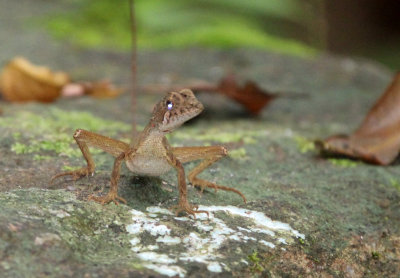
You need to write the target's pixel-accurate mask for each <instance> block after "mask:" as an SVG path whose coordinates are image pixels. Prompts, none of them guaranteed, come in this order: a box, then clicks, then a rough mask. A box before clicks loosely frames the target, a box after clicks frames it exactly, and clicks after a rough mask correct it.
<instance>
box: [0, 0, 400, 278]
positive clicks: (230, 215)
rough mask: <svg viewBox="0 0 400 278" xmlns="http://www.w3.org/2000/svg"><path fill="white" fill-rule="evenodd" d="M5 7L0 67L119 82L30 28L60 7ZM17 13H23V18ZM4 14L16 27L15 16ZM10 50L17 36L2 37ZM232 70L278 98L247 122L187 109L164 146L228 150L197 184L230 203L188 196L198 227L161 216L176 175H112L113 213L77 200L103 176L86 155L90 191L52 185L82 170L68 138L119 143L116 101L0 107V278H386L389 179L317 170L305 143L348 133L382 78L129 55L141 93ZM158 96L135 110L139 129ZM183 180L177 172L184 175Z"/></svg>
mask: <svg viewBox="0 0 400 278" xmlns="http://www.w3.org/2000/svg"><path fill="white" fill-rule="evenodd" d="M30 2H31V1H18V4H17V3H13V1H8V3H7V5H8V7H7V9H3V8H2V9H0V17H1V18H2V19H3V20H6V21H7V22H9V23H10V24H9V25H7V26H2V27H1V29H0V34H1V36H3V35H4V36H6V37H8V38H9V39H8V40H4V41H3V40H2V45H1V49H2V52H1V53H0V62H1V63H3V64H4V62H5V61H7V60H8V59H10V58H12V57H13V56H15V55H25V56H26V57H27V58H29V59H31V60H33V62H35V63H44V64H47V65H49V66H51V67H53V68H55V69H60V70H66V71H68V72H70V73H71V74H72V76H73V77H74V78H76V79H91V78H94V79H101V78H103V77H108V78H111V79H113V80H116V81H117V82H119V83H120V84H127V83H128V82H129V54H127V53H115V52H112V51H109V50H108V51H106V50H103V51H100V50H97V51H95V50H82V49H75V48H73V47H71V46H69V45H68V44H63V43H59V42H55V41H53V40H52V39H51V38H49V37H48V36H47V35H46V34H45V33H43V32H42V31H40V30H37V29H32V28H29V27H28V26H27V25H29V22H31V20H32V19H29V18H26V17H27V16H28V15H29V14H31V13H32V10H33V11H36V12H37V14H38V15H40V14H44V13H47V12H49V11H52V10H55V9H57V8H60V6H59V5H62V4H60V3H58V4H57V3H55V4H49V3H48V2H47V1H35V7H31V6H32V5H31V4H30ZM29 5H30V6H29ZM14 15H17V16H14ZM16 32H17V33H18V34H19V35H18V36H15V33H16ZM226 70H234V71H235V72H236V73H237V75H238V76H240V77H241V78H243V80H245V79H247V78H249V79H252V80H255V81H256V82H258V83H259V84H260V85H261V86H263V87H264V88H268V89H271V90H272V91H291V92H293V93H294V94H296V93H306V94H307V95H308V97H300V98H296V99H289V98H280V99H278V100H276V101H275V102H274V103H272V104H271V106H269V107H268V108H266V109H265V110H264V111H263V113H262V115H261V116H260V117H259V118H249V117H247V116H246V114H245V113H244V112H243V110H242V109H241V108H240V107H239V106H237V105H236V104H234V103H232V102H230V101H228V100H226V99H224V98H222V97H213V96H209V95H200V99H201V101H202V102H203V103H204V105H205V107H206V111H205V112H204V113H203V115H201V117H199V118H198V119H196V120H194V121H192V122H190V123H189V124H187V125H185V126H183V127H182V128H180V129H179V130H177V131H176V132H175V133H173V134H172V135H171V136H170V138H169V139H170V142H171V143H172V144H174V145H185V146H190V145H205V144H227V145H230V146H232V145H233V146H236V147H238V146H239V149H236V150H233V151H232V152H231V153H232V155H231V156H230V157H228V158H225V159H222V160H220V161H218V163H217V164H215V165H213V166H212V167H211V168H210V169H209V170H207V171H205V173H204V174H202V175H203V177H205V178H206V179H209V180H212V181H215V182H218V183H220V184H224V185H228V186H233V187H235V188H237V189H239V190H241V191H242V192H243V193H244V194H245V195H246V197H247V199H248V203H247V204H243V203H242V201H241V199H240V197H238V196H236V195H234V194H232V193H228V192H223V191H219V192H214V191H206V192H204V194H203V195H200V194H199V193H198V191H197V190H195V189H193V188H189V198H190V201H191V202H192V203H196V204H199V205H201V206H202V208H204V209H206V210H209V211H211V212H212V213H211V216H210V218H209V219H207V218H206V217H204V216H200V215H199V217H198V218H197V219H196V220H193V219H189V218H187V217H185V215H181V216H180V217H175V216H174V215H173V214H171V212H170V211H169V210H168V208H169V207H171V206H173V205H174V204H176V201H177V188H176V176H175V173H173V172H171V173H168V174H167V175H165V176H163V177H161V178H160V179H156V178H138V177H133V175H131V174H130V173H129V172H128V170H127V169H126V168H124V169H123V170H122V176H121V179H120V194H121V196H122V197H124V198H126V199H127V200H128V204H127V205H119V206H115V205H114V204H110V205H107V206H101V205H98V204H95V203H93V202H88V201H86V197H87V195H88V194H91V193H93V191H94V192H96V190H98V189H100V188H103V187H105V189H104V190H105V191H107V190H108V188H107V187H108V183H109V176H110V171H111V167H112V163H113V159H112V157H110V156H108V155H107V154H103V153H99V152H96V153H95V155H94V156H95V160H96V163H97V169H96V170H97V171H96V175H95V176H94V177H91V178H88V179H86V178H85V179H82V180H80V181H78V182H71V181H68V180H60V181H58V182H57V183H56V184H55V185H54V186H53V187H51V188H50V186H49V179H50V177H51V176H52V175H54V174H56V173H58V172H60V171H62V170H65V169H70V168H74V167H80V166H82V165H83V164H84V160H83V158H82V157H81V155H80V152H79V150H78V148H77V147H76V146H75V145H74V142H73V139H72V134H73V132H74V130H75V129H76V128H86V129H90V130H93V131H96V132H99V133H101V134H104V135H108V136H112V137H115V138H120V139H122V140H125V141H129V134H130V120H131V117H132V116H131V113H130V108H129V103H130V102H129V95H128V94H125V95H123V96H121V97H119V98H117V99H114V100H94V99H91V98H77V99H60V100H59V101H57V102H56V103H54V104H51V105H42V104H34V103H33V104H32V103H31V104H24V105H15V104H10V103H6V102H4V101H3V102H0V106H1V109H2V110H3V115H2V116H0V269H1V273H2V275H3V276H4V277H30V276H34V277H60V276H66V277H115V276H119V277H147V276H152V277H157V276H175V275H178V276H186V277H210V276H214V277H231V276H235V277H248V276H256V277H257V276H261V277H281V276H284V277H301V276H303V277H304V276H306V277H307V276H323V277H398V275H399V273H400V267H399V264H400V220H399V219H400V185H399V184H400V178H399V174H400V168H399V165H396V164H395V165H392V166H389V167H377V166H371V165H367V164H364V163H361V162H357V161H350V160H347V159H326V158H322V157H320V156H319V155H318V153H317V152H316V150H315V149H314V148H313V144H312V140H313V139H316V138H324V137H326V136H328V135H331V134H333V133H340V132H342V133H349V132H351V131H352V130H353V129H354V128H355V127H357V125H358V124H359V123H360V121H361V120H362V118H363V116H364V115H365V113H366V112H367V111H368V109H369V107H370V106H371V105H372V103H373V102H374V100H375V99H376V98H377V97H378V96H379V95H380V93H381V92H383V90H384V88H385V86H386V85H387V84H388V83H389V81H390V80H391V78H392V73H391V72H388V71H387V70H385V69H384V68H382V67H380V66H379V65H376V64H374V63H372V62H369V61H360V60H354V59H351V58H342V57H333V56H329V55H326V56H320V57H316V58H314V59H308V60H304V59H299V58H294V57H285V56H280V55H277V54H270V53H264V52H257V51H251V50H235V51H214V50H199V49H197V50H185V51H162V52H141V53H140V56H139V80H140V83H141V84H149V83H157V82H161V81H165V80H168V81H170V82H172V84H173V83H183V82H184V81H187V80H188V79H190V78H198V79H206V80H210V81H213V80H214V81H216V80H217V79H218V78H219V77H221V76H222V75H223V74H224V72H225V71H226ZM159 98H160V95H154V94H153V95H149V94H147V95H144V94H142V95H141V96H140V98H139V103H140V105H139V107H138V121H139V123H140V124H141V125H144V124H145V123H146V121H147V120H148V118H149V115H150V113H151V109H152V106H153V105H154V103H155V102H156V101H157V100H158V99H159ZM194 165H195V164H194V163H191V164H189V165H188V167H187V168H186V169H188V170H189V169H190V168H192V167H193V166H194Z"/></svg>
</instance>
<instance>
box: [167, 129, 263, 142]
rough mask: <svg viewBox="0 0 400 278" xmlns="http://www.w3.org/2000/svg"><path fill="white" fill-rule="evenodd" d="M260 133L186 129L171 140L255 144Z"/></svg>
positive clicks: (176, 133)
mask: <svg viewBox="0 0 400 278" xmlns="http://www.w3.org/2000/svg"><path fill="white" fill-rule="evenodd" d="M260 135H261V133H260V131H249V130H239V129H238V130H237V131H236V132H228V131H221V129H217V128H210V129H207V130H205V131H202V130H201V129H199V128H185V129H184V130H183V129H181V130H177V131H175V132H174V133H172V134H171V135H170V138H174V139H175V138H176V139H181V140H198V141H204V142H218V143H232V142H243V143H245V144H254V143H256V142H257V140H256V139H255V138H256V137H258V136H260Z"/></svg>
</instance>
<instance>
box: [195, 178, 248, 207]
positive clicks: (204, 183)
mask: <svg viewBox="0 0 400 278" xmlns="http://www.w3.org/2000/svg"><path fill="white" fill-rule="evenodd" d="M190 183H191V184H192V185H193V186H194V187H198V188H200V193H203V191H204V188H206V187H208V188H214V189H215V192H217V191H218V189H221V190H225V191H232V192H234V193H236V194H238V195H239V196H240V197H242V199H243V201H244V203H246V202H247V200H246V197H245V196H244V195H243V193H242V192H240V191H239V190H237V189H235V188H232V187H228V186H223V185H218V184H215V183H212V182H209V181H206V180H202V179H198V178H194V179H192V180H191V181H190Z"/></svg>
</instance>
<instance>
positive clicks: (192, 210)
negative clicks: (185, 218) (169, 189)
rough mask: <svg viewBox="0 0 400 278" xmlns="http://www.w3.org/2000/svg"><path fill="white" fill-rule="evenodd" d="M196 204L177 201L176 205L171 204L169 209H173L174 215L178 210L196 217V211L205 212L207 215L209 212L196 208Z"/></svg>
mask: <svg viewBox="0 0 400 278" xmlns="http://www.w3.org/2000/svg"><path fill="white" fill-rule="evenodd" d="M198 208H199V206H198V205H190V204H189V203H188V202H179V204H178V205H175V206H173V207H172V208H171V209H173V210H175V215H176V216H178V214H179V213H180V212H186V213H187V214H189V215H193V218H196V213H206V214H207V217H209V213H208V211H206V210H198Z"/></svg>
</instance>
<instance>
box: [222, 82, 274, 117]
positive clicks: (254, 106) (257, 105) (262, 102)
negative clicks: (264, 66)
mask: <svg viewBox="0 0 400 278" xmlns="http://www.w3.org/2000/svg"><path fill="white" fill-rule="evenodd" d="M215 91H216V92H219V93H221V94H223V95H226V96H228V97H230V98H232V99H234V100H235V101H237V102H238V103H240V104H242V105H243V106H244V107H245V108H246V109H247V111H249V112H250V113H251V114H253V115H258V114H259V113H260V112H261V110H262V109H263V108H264V107H265V106H266V105H267V104H268V103H269V102H270V101H272V100H274V99H275V98H276V97H278V95H277V94H271V93H269V92H267V91H265V90H263V89H261V88H260V87H258V85H257V84H256V83H255V82H253V81H246V83H245V84H244V85H243V86H240V85H239V84H238V83H237V81H236V78H235V76H233V75H228V76H226V77H224V78H222V79H221V81H220V82H219V84H218V85H217V87H216V89H215Z"/></svg>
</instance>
